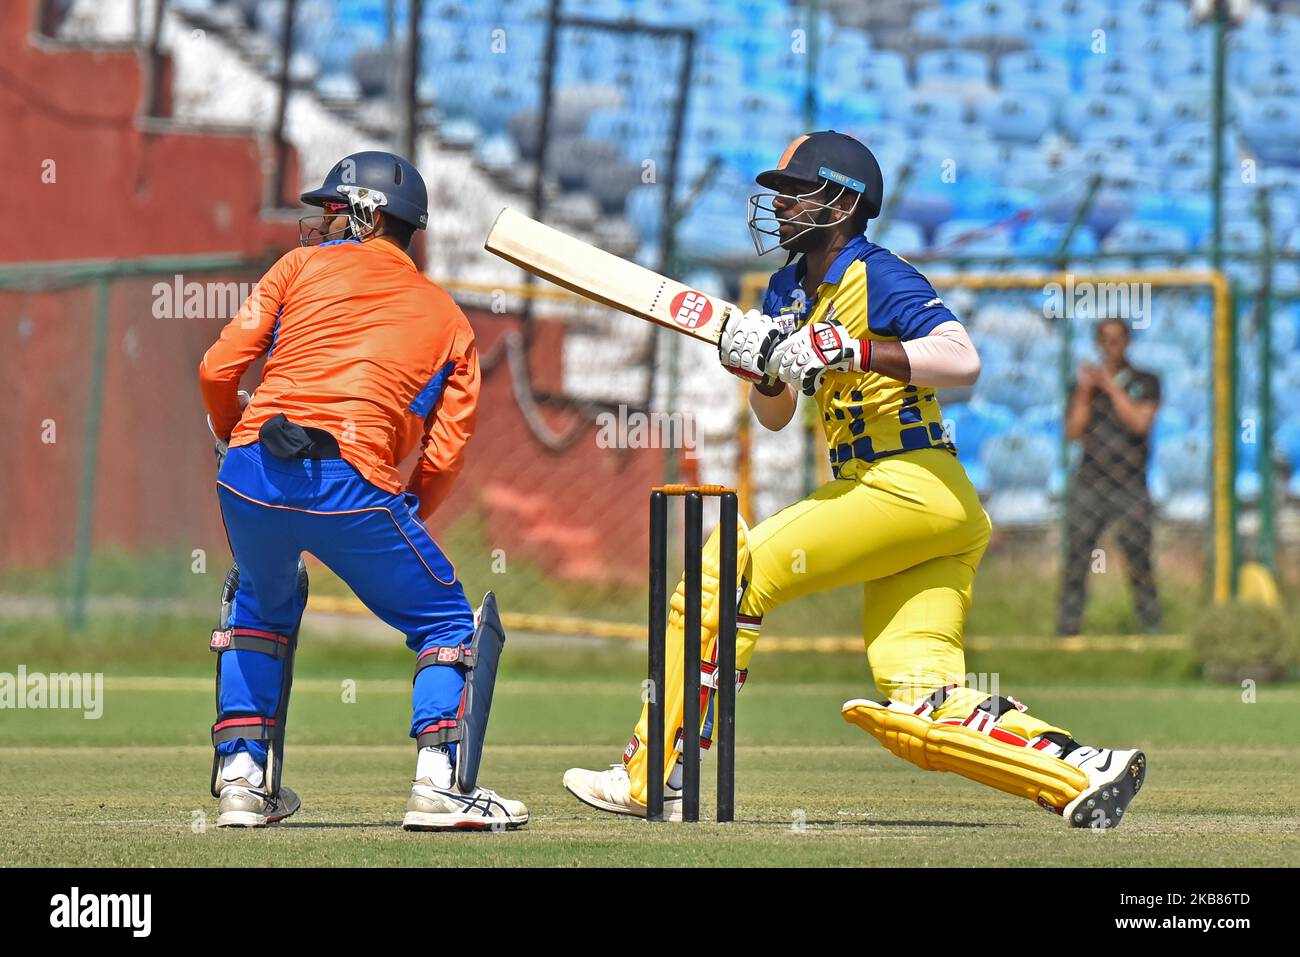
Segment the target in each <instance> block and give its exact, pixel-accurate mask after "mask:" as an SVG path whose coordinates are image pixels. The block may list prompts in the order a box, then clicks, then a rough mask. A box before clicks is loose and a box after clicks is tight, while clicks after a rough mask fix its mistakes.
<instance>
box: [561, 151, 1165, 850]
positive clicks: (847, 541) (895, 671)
mask: <svg viewBox="0 0 1300 957" xmlns="http://www.w3.org/2000/svg"><path fill="white" fill-rule="evenodd" d="M757 180H758V185H759V186H761V187H763V188H764V189H766V190H769V191H771V192H767V193H760V194H755V195H754V196H753V197H751V199H750V214H749V227H750V230H751V233H752V234H753V237H754V242H755V245H756V247H757V248H758V251H759V253H760V254H763V253H767V252H771V251H772V250H774V249H778V248H779V249H784V250H785V251H786V252H787V254H788V255H789V257H790V260H788V261H787V264H786V266H785V267H784V268H783V269H780V270H779V271H777V272H776V273H774V274H773V275H772V278H771V280H770V282H769V284H768V288H767V293H766V295H765V296H764V299H763V308H762V309H761V310H757V309H756V310H752V311H750V312H748V313H746V314H745V315H743V316H737V317H735V318H734V319H733V320H731V321H730V322H729V323H728V325H727V326H726V328H725V329H724V331H723V335H722V340H721V342H720V344H719V355H720V358H721V361H722V364H723V366H724V367H725V368H727V369H728V370H729V371H731V372H733V373H735V374H736V375H738V376H740V377H742V378H745V379H748V380H749V381H751V382H752V383H753V388H752V390H751V392H750V405H751V407H752V409H753V410H754V413H755V415H756V416H757V418H758V420H759V421H760V422H761V423H762V424H763V425H764V426H765V427H766V428H768V429H772V430H778V429H781V428H783V427H784V426H785V425H787V424H788V423H789V422H790V420H791V419H792V418H793V416H794V413H795V407H796V404H797V402H798V397H799V396H800V395H803V396H804V397H806V398H811V399H813V400H815V401H816V402H817V405H818V409H819V411H820V412H821V419H822V424H823V428H824V431H825V435H826V442H827V445H828V447H829V452H830V464H831V473H832V475H833V477H832V479H831V480H830V481H829V482H827V483H826V484H825V485H823V486H822V487H821V488H819V489H817V490H816V491H814V492H813V493H812V494H811V495H809V496H808V497H807V498H805V499H803V500H802V501H800V502H796V503H794V504H793V505H790V506H788V507H786V508H785V509H783V510H781V511H780V512H778V513H776V514H775V515H773V516H772V517H771V518H769V519H767V520H766V521H764V522H762V523H760V524H759V525H757V526H756V527H754V528H753V529H752V530H751V531H750V532H749V534H748V535H747V536H746V535H745V533H744V530H743V529H741V530H740V531H739V532H738V540H739V541H740V543H741V544H740V553H741V554H740V555H739V560H738V563H737V564H738V569H739V581H738V582H720V581H719V580H718V568H719V565H718V551H717V550H718V544H717V539H718V536H717V533H716V532H715V534H714V535H713V537H712V538H711V539H710V541H709V543H708V544H707V545H706V546H705V550H704V558H703V565H704V588H705V592H706V594H705V595H704V598H703V604H704V613H703V615H702V618H703V622H704V624H703V630H704V632H705V634H704V636H703V643H702V646H703V648H704V649H705V650H704V652H703V660H702V661H701V662H700V665H699V667H700V669H701V687H702V693H701V699H702V700H701V708H700V713H701V714H702V715H703V719H702V738H703V739H704V740H706V741H707V739H708V737H709V733H710V730H711V723H712V700H711V699H712V695H713V688H712V687H711V686H713V685H716V683H717V681H720V680H735V681H736V682H737V684H738V685H740V684H742V683H743V680H744V678H745V676H746V674H747V670H746V669H747V664H748V662H749V658H750V655H751V654H753V651H754V646H755V645H756V643H757V642H758V639H759V635H760V634H761V632H762V627H763V618H764V616H765V615H766V614H767V613H768V612H769V611H770V610H771V609H773V608H775V607H776V606H778V605H781V604H784V603H785V602H788V601H792V600H794V599H796V598H799V597H800V596H803V595H808V594H811V593H813V592H819V591H825V590H828V589H832V588H838V587H841V586H844V585H850V584H854V583H860V584H861V586H862V605H863V612H862V633H863V639H864V641H865V642H866V649H867V659H868V661H869V662H870V665H871V669H872V672H873V675H874V677H875V682H876V688H877V689H878V691H879V693H880V699H879V700H867V699H856V700H853V701H848V702H846V703H845V704H844V706H843V708H842V709H841V710H842V714H843V716H844V718H845V719H846V720H848V721H850V722H852V723H854V724H857V725H859V726H861V727H862V728H863V729H864V730H865V731H867V732H868V733H869V734H871V735H872V736H873V737H874V738H876V739H877V740H878V741H880V743H881V744H883V745H884V746H885V747H886V748H888V749H889V750H890V751H892V752H893V753H894V754H896V755H898V756H899V757H902V758H904V759H906V760H908V761H912V762H913V763H915V764H917V765H919V766H920V767H922V768H926V769H928V770H935V771H954V772H956V773H957V774H959V775H962V776H963V777H967V778H971V779H972V780H975V781H979V782H980V783H982V784H987V785H990V786H991V787H995V788H998V789H1000V790H1003V791H1007V792H1010V793H1012V794H1018V795H1021V796H1023V797H1027V798H1029V799H1031V800H1034V801H1036V802H1038V803H1039V804H1040V805H1042V806H1043V807H1045V808H1047V809H1048V810H1050V811H1052V812H1053V813H1056V814H1061V815H1064V816H1065V817H1066V819H1067V820H1068V821H1069V822H1070V824H1071V825H1073V826H1075V827H1085V826H1092V827H1114V826H1115V825H1117V824H1118V823H1119V822H1120V819H1121V815H1123V813H1124V811H1125V808H1126V807H1127V806H1128V803H1129V801H1131V800H1132V798H1133V796H1134V795H1135V794H1136V793H1137V791H1138V789H1139V788H1140V787H1141V785H1142V780H1143V776H1144V773H1145V767H1146V758H1145V756H1144V755H1143V754H1142V753H1141V752H1140V751H1134V750H1129V751H1112V750H1110V749H1098V748H1093V747H1088V746H1086V745H1083V744H1080V743H1079V742H1078V741H1076V740H1075V739H1074V737H1073V736H1072V734H1071V733H1070V732H1069V731H1067V730H1066V729H1064V728H1061V727H1057V726H1056V725H1052V724H1048V723H1047V722H1045V721H1043V720H1041V719H1039V718H1037V717H1035V716H1034V715H1031V714H1030V713H1029V712H1028V711H1027V710H1026V708H1025V705H1023V704H1022V703H1020V702H1019V701H1017V700H1016V699H1015V698H1011V697H1001V696H992V695H990V694H987V693H984V692H981V691H978V690H976V689H973V688H969V687H967V686H966V666H965V658H964V655H963V650H962V628H963V624H964V621H965V617H966V612H967V610H968V609H969V607H970V602H971V594H972V585H973V582H974V578H975V570H976V569H977V568H978V567H979V562H980V559H981V557H982V556H983V554H984V549H985V547H986V546H987V545H988V541H989V532H990V523H989V519H988V516H987V515H986V514H985V512H984V509H983V508H982V507H981V506H980V501H979V497H978V496H977V494H976V492H975V489H974V487H973V486H972V485H971V483H970V480H969V479H968V478H967V477H966V473H965V471H964V470H963V469H962V467H961V464H960V463H959V462H958V460H957V450H956V447H955V445H954V444H953V441H952V438H951V437H950V436H949V435H948V434H946V433H945V431H944V427H943V416H942V415H941V413H940V411H939V403H938V401H937V399H936V398H935V389H936V388H939V387H944V386H969V385H971V384H973V383H974V382H975V380H976V379H977V378H978V376H979V368H980V364H979V356H978V355H977V353H976V351H975V347H974V346H973V345H972V343H971V341H970V338H969V337H968V336H967V334H966V330H965V329H964V328H963V326H962V324H961V322H959V321H958V319H957V317H956V316H954V315H953V314H952V313H951V312H950V311H949V310H948V308H947V307H946V306H945V305H944V303H943V300H942V299H940V298H939V296H938V295H937V294H936V293H935V291H934V289H933V287H932V286H931V285H930V283H929V282H928V281H927V280H926V279H925V277H924V276H922V275H921V274H920V273H919V272H917V270H916V269H915V268H913V267H912V266H911V265H910V264H909V263H907V262H905V261H904V260H902V259H900V258H899V257H898V256H895V255H894V254H893V253H891V252H890V251H889V250H888V249H885V248H884V247H882V246H879V245H877V244H875V243H873V242H871V241H870V240H868V239H867V238H866V236H865V235H864V232H865V230H866V226H867V222H868V221H869V220H870V219H871V218H873V217H875V216H877V215H879V213H880V206H881V201H882V197H883V191H884V183H883V177H882V176H881V172H880V167H879V165H878V164H877V162H876V158H875V157H874V156H873V155H872V153H871V151H870V150H869V149H867V147H866V146H864V145H863V144H862V143H859V142H858V141H857V140H855V139H853V138H852V137H849V136H846V135H844V134H842V133H836V132H833V131H824V132H816V133H809V134H807V135H805V136H800V137H799V138H798V139H796V140H795V141H794V142H793V143H791V144H790V146H789V147H788V148H787V149H786V151H785V153H784V154H783V155H782V156H781V160H780V162H779V163H778V164H777V167H776V168H775V169H771V170H768V171H766V172H764V173H760V174H759V176H758V177H757ZM732 587H739V588H740V590H741V591H740V595H741V597H740V606H739V613H738V616H737V622H738V648H737V655H736V660H737V669H738V671H737V674H736V675H734V676H731V675H727V676H719V675H716V674H715V672H716V668H715V667H714V662H715V661H716V632H717V621H718V607H717V595H718V591H719V590H720V589H723V588H732ZM683 596H684V585H679V587H678V589H677V593H676V595H675V596H674V597H673V600H672V603H671V611H670V614H669V639H668V640H669V646H670V649H671V648H672V647H674V646H675V647H677V648H678V649H680V647H681V638H682V622H683V610H684V597H683ZM680 659H681V654H680V651H679V652H678V653H677V655H676V656H674V654H673V652H672V650H670V651H669V653H668V662H669V674H668V679H667V680H668V686H667V687H666V688H664V689H662V694H663V700H664V705H665V712H666V718H665V739H664V740H665V741H670V742H671V741H674V740H676V741H678V752H674V750H673V749H671V748H669V749H665V750H667V751H668V754H667V756H666V761H665V767H663V768H649V767H647V749H646V740H647V727H648V718H647V710H648V709H646V710H643V712H642V716H641V721H640V723H639V724H638V725H637V727H636V730H635V732H634V734H633V737H632V740H631V741H630V742H629V744H628V746H627V749H626V751H625V752H624V755H623V761H622V762H620V763H619V764H616V765H614V766H613V767H612V768H610V769H609V770H607V771H599V772H598V771H586V770H582V769H577V768H575V769H572V770H570V771H569V772H568V773H567V774H566V775H565V777H564V784H565V787H566V788H568V790H569V791H571V792H572V793H573V794H574V795H575V796H577V797H578V798H579V799H580V800H582V801H585V802H586V803H587V804H590V805H592V806H593V807H597V808H601V809H602V810H606V811H612V812H615V813H619V814H634V815H644V814H645V808H646V794H647V792H648V789H649V788H651V787H656V788H658V787H662V788H663V789H664V797H665V805H664V806H665V813H666V815H667V816H669V817H672V818H675V819H678V820H680V818H681V800H680V798H681V790H680V789H681V778H682V766H681V759H680V754H679V751H680V739H681V735H680V728H681V721H682V680H681V674H680V664H677V665H676V669H674V664H675V663H678V662H680ZM674 670H676V673H674Z"/></svg>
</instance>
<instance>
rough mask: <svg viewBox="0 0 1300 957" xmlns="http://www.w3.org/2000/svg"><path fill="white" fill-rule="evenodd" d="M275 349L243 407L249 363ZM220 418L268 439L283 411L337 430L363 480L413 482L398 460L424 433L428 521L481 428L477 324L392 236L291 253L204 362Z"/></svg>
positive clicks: (231, 430)
mask: <svg viewBox="0 0 1300 957" xmlns="http://www.w3.org/2000/svg"><path fill="white" fill-rule="evenodd" d="M263 353H269V356H268V358H267V360H266V365H265V367H264V370H263V373H262V384H261V385H260V386H258V388H257V391H256V393H254V395H253V400H252V402H250V403H249V405H248V407H247V408H246V409H244V411H243V414H242V416H241V414H240V410H239V400H238V397H237V392H238V389H239V380H240V378H241V377H242V376H243V374H244V372H245V370H247V369H248V367H249V365H251V364H252V363H253V361H254V360H256V359H257V358H258V357H259V356H261V355H262V354H263ZM199 385H200V387H201V389H202V392H203V404H204V405H205V406H206V407H207V410H208V414H209V415H210V416H211V417H212V427H213V430H214V431H215V432H216V434H217V435H218V436H220V437H222V438H226V437H229V440H230V444H231V445H232V446H239V445H251V444H252V443H254V442H256V441H258V430H259V429H261V427H262V425H263V423H265V422H266V421H267V419H270V418H271V417H272V416H274V415H276V414H277V413H281V412H282V413H284V416H285V418H287V419H288V420H289V421H290V422H293V423H294V424H296V425H301V426H312V427H315V428H318V429H324V430H325V431H327V432H329V433H330V434H331V435H333V436H334V438H335V439H337V440H338V444H339V451H340V453H341V454H342V456H343V458H345V459H347V461H348V462H350V463H351V464H352V465H353V466H355V467H356V469H357V471H358V472H360V473H361V476H362V477H363V478H364V479H366V480H367V481H369V482H370V483H371V484H373V485H376V486H378V487H379V488H382V489H386V490H387V491H390V492H394V493H395V492H399V491H402V480H401V476H400V474H399V473H398V471H397V464H398V463H399V462H401V461H402V459H404V458H405V457H406V456H407V455H408V454H409V453H410V452H411V450H412V449H413V448H414V447H415V445H416V443H417V442H422V452H423V454H422V455H421V456H420V460H419V464H418V465H417V466H416V468H415V471H414V473H413V474H412V476H411V480H410V482H409V483H408V484H407V490H409V491H411V492H414V493H415V494H416V495H418V496H419V498H420V514H421V516H422V517H424V518H426V519H427V518H428V517H429V516H430V515H431V514H432V513H433V511H434V509H436V508H437V507H438V504H439V503H440V502H441V501H442V500H443V499H444V498H445V497H446V496H447V493H448V492H449V491H450V490H451V485H452V482H453V481H454V480H455V477H456V475H457V474H458V473H459V472H460V469H461V465H462V463H463V458H464V449H465V443H466V442H468V441H469V437H470V435H471V433H472V432H473V431H474V419H475V406H476V404H477V402H478V391H479V368H478V353H477V352H476V351H475V348H474V333H473V330H472V329H471V328H470V325H469V320H468V319H466V318H465V314H464V313H462V312H461V311H460V307H458V306H457V305H456V304H455V303H454V302H453V301H452V299H451V297H450V296H449V295H448V294H447V293H446V292H445V291H444V290H443V289H441V288H439V287H438V286H436V285H434V284H433V283H432V282H430V281H429V280H428V279H427V278H425V277H424V276H423V275H422V274H421V273H420V272H419V271H418V270H417V269H416V268H415V264H414V263H412V262H411V259H410V257H409V256H407V255H406V253H404V252H402V251H401V250H400V249H398V248H397V247H396V246H395V245H393V244H392V243H390V242H387V241H384V240H380V239H374V240H370V241H369V242H364V243H361V242H355V241H342V242H333V243H327V244H324V245H320V246H304V247H299V248H298V249H294V250H292V251H291V252H288V253H286V254H285V255H284V256H282V257H281V258H280V260H279V261H278V262H277V263H276V264H275V265H274V266H272V267H271V268H270V270H268V271H267V273H266V275H265V276H263V277H262V279H261V281H260V282H259V283H258V285H257V287H256V288H255V289H254V290H253V293H252V295H250V296H249V297H248V301H247V302H245V303H244V305H243V307H242V308H241V309H240V310H239V313H238V315H236V316H235V317H234V318H233V319H232V320H231V321H230V323H229V324H228V325H227V326H226V327H225V329H223V330H222V331H221V337H220V338H219V339H218V340H217V341H216V342H215V343H213V344H212V347H211V348H210V349H208V351H207V354H206V355H205V356H204V357H203V362H202V364H200V366H199Z"/></svg>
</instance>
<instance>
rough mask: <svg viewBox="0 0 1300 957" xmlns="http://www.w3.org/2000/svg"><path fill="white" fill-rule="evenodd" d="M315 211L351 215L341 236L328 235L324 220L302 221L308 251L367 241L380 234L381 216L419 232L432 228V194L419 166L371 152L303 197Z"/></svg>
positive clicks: (344, 163) (340, 165)
mask: <svg viewBox="0 0 1300 957" xmlns="http://www.w3.org/2000/svg"><path fill="white" fill-rule="evenodd" d="M302 201H303V202H304V203H306V204H307V205H309V206H320V207H322V208H324V209H325V210H326V211H327V213H329V214H331V215H335V216H337V215H340V214H342V213H343V211H344V210H346V211H347V215H348V227H347V229H346V230H345V231H343V233H342V234H340V235H332V234H326V233H325V232H324V231H323V221H324V218H325V217H322V216H304V217H302V218H301V219H299V220H298V234H299V239H300V240H301V242H302V244H303V245H304V246H310V245H314V244H315V243H318V242H322V241H325V240H328V239H347V238H351V239H364V238H365V237H366V236H368V235H370V233H371V232H373V231H374V228H375V213H376V212H377V211H382V212H383V213H384V215H386V216H392V217H393V218H394V219H400V220H401V221H402V222H404V223H409V224H411V225H412V226H414V227H416V228H417V229H424V228H425V227H426V226H428V224H429V191H428V190H427V189H426V188H425V186H424V179H423V178H422V177H421V176H420V173H419V171H418V170H416V168H415V167H414V166H412V165H411V164H410V163H409V162H408V161H407V160H404V159H402V157H400V156H398V155H396V154H394V153H384V152H381V151H379V150H366V151H365V152H361V153H353V154H351V155H350V156H345V157H343V159H341V160H339V161H338V162H337V163H335V164H334V167H333V169H331V170H330V171H329V172H328V173H326V174H325V182H323V183H321V185H320V186H319V187H317V188H316V189H313V190H309V191H307V192H305V193H303V194H302Z"/></svg>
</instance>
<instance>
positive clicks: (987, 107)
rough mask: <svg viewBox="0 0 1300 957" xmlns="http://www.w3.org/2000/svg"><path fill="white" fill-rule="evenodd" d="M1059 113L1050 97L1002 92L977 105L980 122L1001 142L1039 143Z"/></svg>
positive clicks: (977, 118)
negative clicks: (1056, 113) (1056, 111)
mask: <svg viewBox="0 0 1300 957" xmlns="http://www.w3.org/2000/svg"><path fill="white" fill-rule="evenodd" d="M1054 115H1055V110H1054V108H1053V105H1052V103H1051V101H1050V100H1048V99H1047V98H1046V97H1043V96H1038V95H1035V94H1031V93H1002V94H999V95H997V96H993V97H989V98H988V99H984V100H981V101H980V102H979V103H977V104H976V106H975V119H976V121H977V122H978V123H979V124H980V125H981V126H983V127H984V128H985V129H987V130H988V131H989V132H990V133H991V134H992V135H993V136H995V137H997V138H998V139H1000V140H1003V141H1006V142H1012V143H1038V142H1039V141H1040V140H1041V139H1042V138H1043V136H1044V135H1046V134H1047V132H1048V131H1049V130H1050V129H1051V128H1052V125H1053V122H1054Z"/></svg>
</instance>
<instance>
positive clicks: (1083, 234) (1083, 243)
mask: <svg viewBox="0 0 1300 957" xmlns="http://www.w3.org/2000/svg"><path fill="white" fill-rule="evenodd" d="M1067 226H1068V224H1067V223H1049V222H1043V221H1036V222H1033V223H1031V224H1029V225H1028V226H1026V227H1025V228H1024V229H1021V230H1020V231H1019V232H1017V233H1016V236H1015V240H1014V248H1015V251H1016V252H1017V253H1020V254H1023V255H1027V256H1046V255H1054V254H1055V253H1056V252H1057V250H1058V249H1059V248H1060V245H1061V240H1063V239H1064V238H1065V231H1066V228H1067ZM1068 252H1069V253H1070V254H1071V255H1074V256H1091V255H1093V254H1095V253H1096V252H1097V237H1096V235H1095V234H1094V233H1093V231H1092V230H1091V229H1090V228H1089V227H1088V226H1087V225H1086V224H1080V226H1079V228H1078V229H1076V230H1075V232H1074V235H1073V236H1071V237H1070V247H1069V250H1068Z"/></svg>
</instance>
